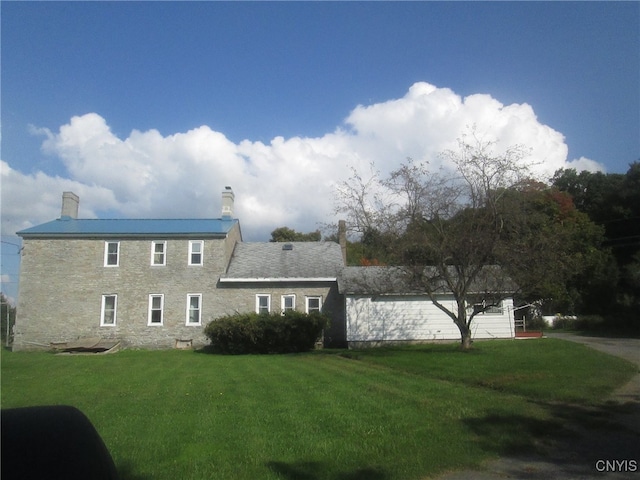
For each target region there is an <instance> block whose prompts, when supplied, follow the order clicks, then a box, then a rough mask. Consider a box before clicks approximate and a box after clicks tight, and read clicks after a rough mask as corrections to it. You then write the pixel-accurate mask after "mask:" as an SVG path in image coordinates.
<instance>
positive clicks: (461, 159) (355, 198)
mask: <svg viewBox="0 0 640 480" xmlns="http://www.w3.org/2000/svg"><path fill="white" fill-rule="evenodd" d="M494 148H495V143H494V142H485V141H482V140H481V139H478V138H477V137H476V136H475V135H472V136H471V138H470V140H469V139H468V138H467V137H463V138H462V139H460V140H459V142H458V149H457V150H455V151H453V150H450V151H446V152H444V153H443V154H442V156H443V159H444V160H445V161H448V162H449V163H450V164H451V165H452V166H453V170H446V169H440V170H438V171H435V172H433V171H431V170H430V169H429V168H428V165H426V164H422V163H417V162H414V161H413V160H411V159H408V160H407V162H406V163H404V164H402V165H401V166H400V167H399V168H398V169H397V170H395V171H393V172H392V173H391V174H390V175H389V176H388V177H387V178H384V179H382V178H381V177H380V175H379V173H378V172H377V171H375V169H373V168H372V174H371V176H370V177H369V178H367V179H363V178H362V177H360V176H359V175H357V174H356V173H355V172H354V175H353V176H352V178H351V179H349V180H348V181H346V182H344V183H343V184H342V185H341V186H340V188H339V189H338V192H337V205H338V208H339V211H340V212H341V213H342V214H345V213H346V214H347V219H348V221H349V222H352V227H353V228H354V230H355V231H358V232H360V233H364V232H365V231H367V229H372V228H373V229H376V230H378V231H380V232H382V233H383V234H385V236H386V238H390V239H393V241H392V243H393V246H392V249H393V254H392V258H393V261H394V263H396V265H398V266H399V267H398V268H399V269H400V270H401V271H402V272H403V276H404V278H405V281H406V282H407V284H409V285H411V286H412V288H413V289H417V290H420V291H422V292H424V293H425V294H427V295H428V296H429V297H430V299H431V300H432V301H433V303H434V304H435V305H436V306H437V307H438V308H439V309H440V310H442V311H443V312H444V313H445V314H447V315H448V316H449V317H450V318H451V320H452V321H453V322H454V323H455V324H456V326H457V327H458V329H459V330H460V338H461V345H462V348H463V349H468V348H470V347H471V324H472V322H473V319H474V317H475V316H476V315H477V314H479V313H482V312H483V311H486V310H487V309H489V308H491V307H493V306H496V305H497V304H498V303H499V302H500V301H501V300H502V299H503V298H504V297H505V296H506V295H507V294H508V293H510V292H512V291H513V288H514V286H513V282H511V280H510V278H509V277H508V275H507V274H506V272H505V270H504V269H502V268H500V267H499V265H500V264H501V263H502V262H503V261H508V260H506V259H507V258H508V257H509V254H512V253H513V252H509V249H508V248H507V247H505V245H504V242H502V241H501V239H502V238H503V235H502V233H503V230H504V228H505V222H508V221H510V220H509V218H508V217H509V215H507V214H506V212H505V211H504V208H503V205H502V198H503V196H504V192H505V191H506V190H507V189H509V188H511V187H513V186H515V185H518V184H519V183H520V182H522V181H523V180H524V179H525V178H527V177H528V176H529V174H530V169H529V165H527V163H526V162H525V161H524V160H525V157H526V155H527V151H526V149H524V148H523V147H521V146H514V147H510V148H509V149H507V150H506V151H505V152H503V153H499V154H496V153H494ZM444 293H447V294H452V295H453V297H454V299H455V307H454V308H451V306H450V303H444V302H442V298H443V297H442V294H444Z"/></svg>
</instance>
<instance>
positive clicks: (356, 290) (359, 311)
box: [339, 267, 515, 347]
mask: <svg viewBox="0 0 640 480" xmlns="http://www.w3.org/2000/svg"><path fill="white" fill-rule="evenodd" d="M362 269H366V270H362ZM401 284H402V282H401V281H398V280H397V279H396V280H393V279H392V278H391V275H390V270H389V269H386V268H379V267H347V268H346V269H345V271H344V273H343V275H342V276H341V279H340V282H339V285H340V290H341V293H342V294H343V295H344V298H345V314H346V315H345V317H346V318H345V320H346V322H345V323H346V339H347V343H348V344H349V346H351V347H353V346H361V345H364V344H380V343H384V342H420V341H438V340H460V331H459V330H458V327H457V326H456V325H455V324H454V323H453V320H452V319H451V318H450V317H449V316H448V315H447V314H446V313H444V312H443V311H442V310H440V309H439V308H438V307H436V306H435V305H434V303H433V302H432V301H431V300H430V299H429V297H428V296H426V295H419V294H411V293H407V294H402V293H398V290H399V287H400V285H401ZM385 292H390V293H385ZM439 298H440V303H441V304H443V305H444V306H446V307H447V308H450V309H453V311H455V310H456V309H457V306H456V304H455V301H454V299H453V296H452V295H450V294H442V295H441V296H440V297H439ZM471 330H472V336H473V338H474V339H492V338H514V336H515V330H514V320H513V299H512V298H506V299H503V300H502V302H501V303H500V304H499V305H497V306H494V307H491V308H490V309H488V310H486V311H485V312H484V313H481V314H478V315H476V317H475V318H474V319H473V322H472V327H471Z"/></svg>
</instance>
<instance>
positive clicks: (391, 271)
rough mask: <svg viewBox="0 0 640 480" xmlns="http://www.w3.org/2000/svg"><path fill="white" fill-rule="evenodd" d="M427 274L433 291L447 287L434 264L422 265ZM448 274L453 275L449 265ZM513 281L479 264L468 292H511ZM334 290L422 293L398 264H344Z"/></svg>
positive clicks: (367, 292) (499, 271) (494, 266)
mask: <svg viewBox="0 0 640 480" xmlns="http://www.w3.org/2000/svg"><path fill="white" fill-rule="evenodd" d="M424 273H425V275H426V277H427V278H429V277H431V278H433V281H432V284H431V287H432V288H433V289H434V291H435V292H440V293H446V292H449V291H450V290H449V289H448V287H447V286H446V283H445V282H444V280H443V279H442V278H439V275H438V273H437V271H436V270H435V269H434V267H425V270H424ZM450 274H451V275H452V276H455V271H454V269H453V267H450ZM517 289H518V287H517V285H516V284H515V283H514V282H513V281H512V280H511V279H510V278H509V277H508V276H506V275H505V273H504V272H503V271H502V270H501V269H500V267H498V266H496V265H487V266H485V267H483V269H482V270H481V272H480V273H479V274H478V276H477V277H476V279H475V281H474V282H473V284H472V285H471V289H470V291H471V292H474V293H481V292H485V291H492V292H514V291H516V290H517ZM338 290H339V291H340V293H342V294H356V295H358V294H360V295H362V294H410V293H424V288H423V287H421V286H420V283H419V281H417V282H416V281H412V279H411V271H410V269H408V268H402V267H393V266H389V267H345V268H344V269H343V270H342V272H341V274H340V277H339V279H338Z"/></svg>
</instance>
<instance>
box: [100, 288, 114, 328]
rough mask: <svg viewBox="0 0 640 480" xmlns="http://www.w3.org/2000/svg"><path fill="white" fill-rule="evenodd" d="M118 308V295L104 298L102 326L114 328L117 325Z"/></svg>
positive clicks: (101, 315)
mask: <svg viewBox="0 0 640 480" xmlns="http://www.w3.org/2000/svg"><path fill="white" fill-rule="evenodd" d="M117 306H118V296H117V295H103V296H102V313H101V314H100V325H101V326H105V327H106V326H113V325H115V324H116V311H117Z"/></svg>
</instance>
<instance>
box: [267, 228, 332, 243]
mask: <svg viewBox="0 0 640 480" xmlns="http://www.w3.org/2000/svg"><path fill="white" fill-rule="evenodd" d="M321 238H322V235H321V234H320V230H316V231H315V232H309V233H302V232H296V231H295V230H293V229H291V228H289V227H279V228H276V229H275V230H274V231H273V232H271V240H269V241H270V242H319V241H320V240H321Z"/></svg>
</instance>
